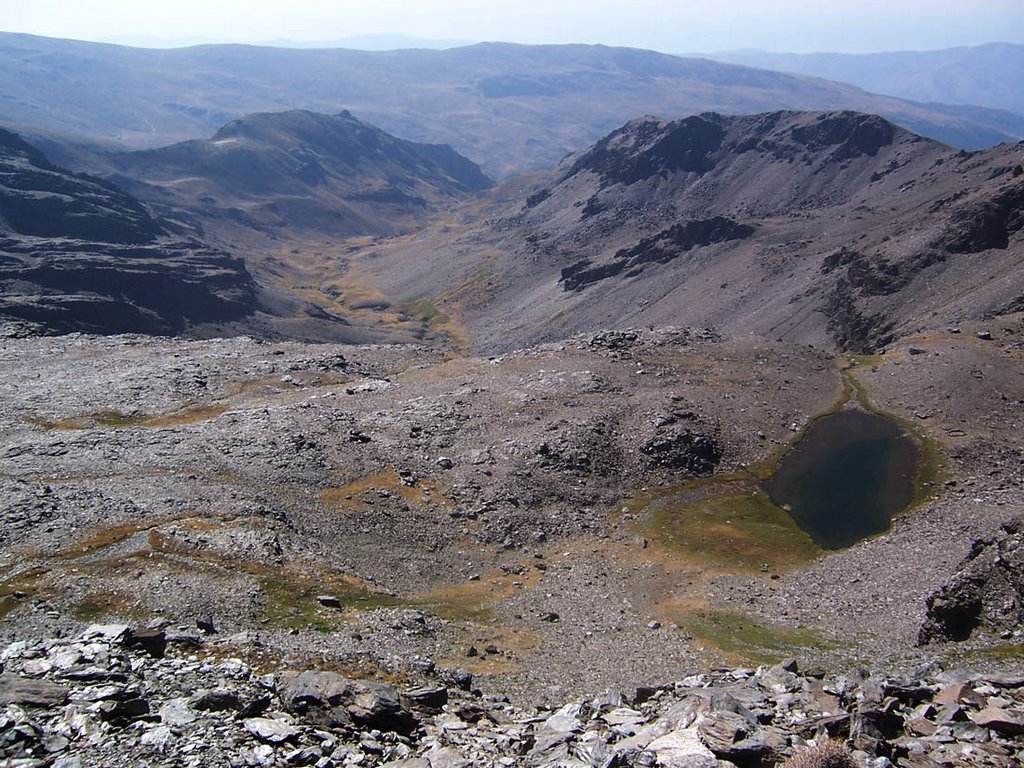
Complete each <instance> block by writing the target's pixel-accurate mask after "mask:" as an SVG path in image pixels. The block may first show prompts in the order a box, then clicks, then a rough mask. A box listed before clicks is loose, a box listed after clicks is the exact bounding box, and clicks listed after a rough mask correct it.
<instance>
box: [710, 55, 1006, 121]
mask: <svg viewBox="0 0 1024 768" xmlns="http://www.w3.org/2000/svg"><path fill="white" fill-rule="evenodd" d="M709 56H710V58H713V59H715V60H717V61H724V62H728V63H730V64H741V65H743V66H747V67H759V68H762V69H771V70H776V71H779V72H792V73H797V74H802V75H811V76H813V77H823V78H826V79H828V80H837V81H839V82H843V83H851V84H853V85H856V86H859V87H861V88H864V89H866V90H868V91H872V92H874V93H884V94H887V95H889V96H898V97H900V98H903V99H913V100H914V101H924V102H942V103H945V104H976V105H978V106H981V107H988V108H990V109H1001V110H1008V111H1010V112H1016V113H1018V114H1024V89H1022V88H1021V87H1020V83H1022V82H1024V45H1012V44H1010V43H990V44H988V45H980V46H976V47H965V48H948V49H945V50H941V51H903V52H895V53H867V54H848V53H807V54H797V53H769V52H767V51H730V52H725V53H714V54H709Z"/></svg>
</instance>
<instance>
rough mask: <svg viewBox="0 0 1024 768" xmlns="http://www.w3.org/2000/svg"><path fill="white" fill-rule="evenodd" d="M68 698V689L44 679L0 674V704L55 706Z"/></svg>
mask: <svg viewBox="0 0 1024 768" xmlns="http://www.w3.org/2000/svg"><path fill="white" fill-rule="evenodd" d="M67 698H68V689H67V688H65V687H64V686H62V685H56V684H55V683H49V682H47V681H45V680H31V679H28V678H24V677H19V676H18V675H9V674H7V675H0V704H20V705H22V706H27V707H55V706H58V705H60V704H63V703H64V702H65V701H66V700H67Z"/></svg>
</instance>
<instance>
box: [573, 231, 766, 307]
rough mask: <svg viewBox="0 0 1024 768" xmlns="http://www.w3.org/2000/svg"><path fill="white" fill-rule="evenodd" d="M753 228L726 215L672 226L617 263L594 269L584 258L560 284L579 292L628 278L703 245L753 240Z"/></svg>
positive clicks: (620, 253) (618, 255)
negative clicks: (617, 277)
mask: <svg viewBox="0 0 1024 768" xmlns="http://www.w3.org/2000/svg"><path fill="white" fill-rule="evenodd" d="M753 233H754V228H753V227H752V226H750V225H749V224H740V223H739V222H736V221H733V220H732V219H729V218H726V217H725V216H715V217H713V218H710V219H697V220H693V221H686V222H681V223H678V224H673V225H672V226H671V227H669V228H668V229H666V230H664V231H662V232H659V233H658V234H656V235H654V236H652V237H645V238H644V239H642V240H641V241H640V242H639V243H637V244H636V245H635V246H633V247H632V248H623V249H622V250H620V251H618V252H617V253H616V254H615V257H614V259H615V260H614V261H612V262H610V263H608V264H602V265H600V266H596V267H592V266H591V264H590V261H589V260H587V259H583V260H581V261H578V262H576V263H575V264H573V265H571V266H568V267H565V268H564V269H563V270H562V276H561V280H560V282H561V283H563V286H564V288H565V290H567V291H578V290H580V289H582V288H586V287H587V286H588V285H592V284H593V283H596V282H598V281H600V280H604V279H606V278H609V277H614V276H615V275H619V274H622V273H625V274H626V276H627V277H632V276H635V275H638V274H640V273H641V272H642V271H643V270H644V268H645V266H646V265H648V264H667V263H668V262H670V261H672V260H673V259H676V258H678V257H679V256H681V255H682V254H684V253H687V252H688V251H691V250H693V249H694V248H699V247H701V246H707V245H714V244H715V243H724V242H729V241H730V240H742V239H744V238H747V237H750V236H751V235H752V234H753Z"/></svg>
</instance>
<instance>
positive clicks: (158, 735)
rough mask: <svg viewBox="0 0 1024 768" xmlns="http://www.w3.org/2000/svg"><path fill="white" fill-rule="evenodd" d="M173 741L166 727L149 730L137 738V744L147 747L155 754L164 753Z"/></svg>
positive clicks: (159, 726)
mask: <svg viewBox="0 0 1024 768" xmlns="http://www.w3.org/2000/svg"><path fill="white" fill-rule="evenodd" d="M173 740H174V734H173V733H171V729H170V728H169V727H167V726H166V725H158V726H156V727H155V728H150V729H149V730H148V731H146V732H145V733H144V734H142V736H140V737H139V743H140V744H141V745H142V746H144V747H149V748H150V749H152V750H153V751H155V752H165V751H166V750H167V748H168V747H169V746H170V744H171V742H172V741H173Z"/></svg>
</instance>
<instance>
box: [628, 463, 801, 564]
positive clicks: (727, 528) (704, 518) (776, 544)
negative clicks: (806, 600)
mask: <svg viewBox="0 0 1024 768" xmlns="http://www.w3.org/2000/svg"><path fill="white" fill-rule="evenodd" d="M744 485H745V486H746V488H744ZM736 486H737V482H736V481H735V480H731V481H719V484H718V486H717V487H716V486H715V485H714V484H705V485H704V487H705V489H706V490H705V492H704V494H702V495H700V496H699V497H698V498H691V496H692V493H693V491H694V488H693V487H690V488H684V489H683V490H681V491H677V492H675V493H672V492H670V493H667V494H657V495H654V496H653V497H652V496H651V495H650V492H648V494H646V496H647V498H646V499H644V498H642V497H641V499H640V500H639V501H640V505H641V506H643V507H645V511H643V512H642V513H641V520H642V521H643V522H642V523H641V526H642V530H643V532H644V533H645V534H646V535H647V536H648V537H649V538H651V539H652V540H653V541H655V542H657V543H658V544H660V545H661V546H663V547H666V548H668V549H673V550H677V551H680V552H682V553H683V554H685V555H687V556H688V557H690V558H693V559H695V560H698V561H700V562H702V563H705V564H706V565H708V566H712V567H718V568H725V569H728V570H741V571H755V570H758V569H760V568H761V566H763V565H768V566H769V567H770V568H773V569H775V570H786V569H788V568H792V567H795V566H798V565H802V564H804V563H807V562H810V561H812V560H814V559H815V558H816V557H817V556H818V555H819V554H821V549H820V548H819V547H818V546H817V545H816V544H815V543H814V542H813V541H811V538H810V536H808V535H807V534H806V533H804V532H803V531H802V530H801V529H800V527H799V526H798V525H797V524H796V522H794V520H793V518H792V516H790V514H789V513H788V512H786V510H784V509H781V508H780V507H777V506H776V505H775V504H773V503H772V500H771V499H770V498H769V497H768V494H767V493H765V492H764V491H761V490H760V489H757V490H754V488H756V486H755V485H754V484H753V483H750V482H747V483H745V484H740V487H739V488H737V487H736ZM687 491H690V494H688V493H687ZM737 491H741V492H737Z"/></svg>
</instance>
